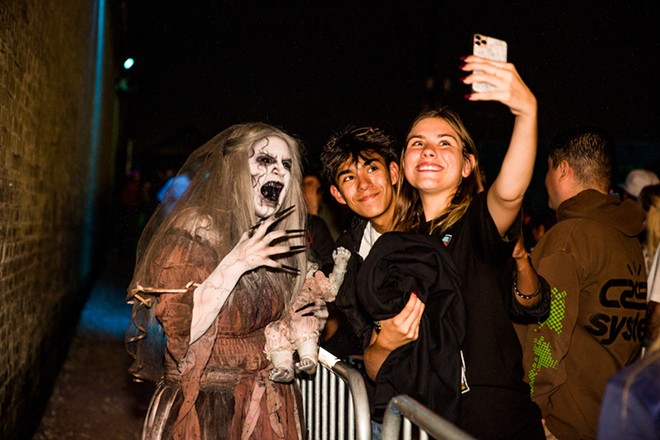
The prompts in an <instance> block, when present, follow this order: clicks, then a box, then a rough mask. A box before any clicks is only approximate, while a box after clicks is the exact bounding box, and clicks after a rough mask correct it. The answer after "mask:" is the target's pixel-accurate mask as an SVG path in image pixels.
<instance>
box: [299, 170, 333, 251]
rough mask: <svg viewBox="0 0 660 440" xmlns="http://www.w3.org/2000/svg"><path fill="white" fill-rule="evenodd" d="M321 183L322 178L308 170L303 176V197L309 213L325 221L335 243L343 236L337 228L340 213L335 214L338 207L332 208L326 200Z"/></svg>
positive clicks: (313, 171)
mask: <svg viewBox="0 0 660 440" xmlns="http://www.w3.org/2000/svg"><path fill="white" fill-rule="evenodd" d="M324 188H325V187H324V185H323V184H322V182H321V176H320V175H319V174H318V173H317V172H316V171H315V170H313V169H311V168H308V169H307V171H306V172H305V174H304V176H303V195H304V196H305V202H306V203H307V207H308V212H309V213H310V214H312V215H316V216H318V217H320V218H321V219H323V221H324V222H325V224H326V226H327V228H328V230H329V232H330V235H331V236H332V241H333V242H334V241H335V240H337V238H339V235H340V234H341V232H340V230H339V227H338V226H337V224H338V223H339V222H338V219H339V217H340V214H341V213H340V212H335V211H336V209H333V208H336V206H333V207H331V206H330V204H328V203H326V200H325V195H326V194H325V189H324Z"/></svg>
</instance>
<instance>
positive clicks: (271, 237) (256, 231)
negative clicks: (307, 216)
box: [226, 205, 307, 274]
mask: <svg viewBox="0 0 660 440" xmlns="http://www.w3.org/2000/svg"><path fill="white" fill-rule="evenodd" d="M294 209H295V205H294V206H290V207H288V208H285V209H283V210H281V211H279V212H276V213H275V214H273V215H271V216H269V217H266V218H265V219H263V220H261V221H260V222H258V223H257V224H255V225H254V226H252V227H251V228H250V229H248V230H247V231H245V233H243V235H242V236H241V239H240V240H239V242H238V243H237V244H236V246H235V247H234V249H232V250H231V252H230V253H229V254H227V258H226V260H227V261H226V263H227V264H239V265H241V266H242V269H243V271H244V272H247V271H250V270H253V269H256V268H258V267H261V266H268V267H272V268H274V269H282V270H285V271H288V272H292V273H294V274H299V273H300V269H298V268H295V267H291V266H287V265H285V264H282V263H280V262H278V261H275V260H274V259H272V257H274V256H276V255H283V254H289V253H294V252H300V251H303V250H304V249H306V248H307V247H306V246H304V245H297V246H288V245H284V244H277V245H272V243H273V242H282V241H286V240H289V239H292V238H297V237H300V236H301V235H302V234H304V232H305V230H304V229H291V230H282V229H279V230H275V231H271V232H268V230H269V229H270V227H271V226H272V225H273V224H275V223H276V222H277V221H279V220H281V219H282V218H284V217H285V216H286V215H287V214H289V213H291V212H292V211H293V210H294Z"/></svg>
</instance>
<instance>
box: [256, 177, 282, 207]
mask: <svg viewBox="0 0 660 440" xmlns="http://www.w3.org/2000/svg"><path fill="white" fill-rule="evenodd" d="M283 188H284V184H283V183H280V182H266V183H264V186H262V187H261V195H262V196H263V197H264V199H266V200H268V201H269V202H273V203H277V202H278V201H279V200H280V193H281V192H282V189H283Z"/></svg>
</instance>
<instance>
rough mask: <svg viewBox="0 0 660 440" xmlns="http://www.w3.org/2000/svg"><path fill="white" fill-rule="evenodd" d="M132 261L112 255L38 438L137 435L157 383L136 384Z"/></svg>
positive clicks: (97, 439) (102, 439)
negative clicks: (130, 342) (130, 339)
mask: <svg viewBox="0 0 660 440" xmlns="http://www.w3.org/2000/svg"><path fill="white" fill-rule="evenodd" d="M132 269H133V268H132V262H130V261H129V260H127V259H121V258H119V257H117V256H116V255H110V256H108V258H107V260H106V262H105V264H104V267H103V268H102V271H101V273H100V276H99V278H98V279H97V281H96V282H95V284H94V287H93V289H92V291H91V293H90V296H89V299H88V300H87V303H86V305H85V307H84V309H83V311H82V314H81V316H80V322H79V324H78V327H77V330H76V334H75V337H74V339H73V340H72V342H71V347H70V349H69V353H68V356H67V358H66V361H65V362H64V364H63V366H62V369H61V371H60V373H59V376H58V378H57V382H56V383H55V388H54V390H53V393H52V396H51V397H50V400H49V403H48V407H47V409H46V412H45V414H44V416H43V418H42V420H41V423H40V425H39V427H38V428H37V431H36V433H35V435H34V437H33V439H35V440H55V439H57V440H73V439H75V440H84V439H94V440H133V439H139V438H140V433H141V430H142V422H143V420H144V417H145V415H146V412H147V407H148V405H149V400H150V398H151V394H152V392H153V390H154V386H153V385H152V384H149V383H135V382H133V381H132V379H131V376H130V375H129V374H128V371H127V370H128V367H129V364H130V357H129V356H128V354H127V353H126V350H125V349H124V331H125V329H126V326H127V324H128V321H129V318H130V313H131V309H130V306H128V305H126V304H125V302H124V296H125V292H126V287H127V286H128V283H129V281H130V277H131V272H132Z"/></svg>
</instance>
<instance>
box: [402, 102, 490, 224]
mask: <svg viewBox="0 0 660 440" xmlns="http://www.w3.org/2000/svg"><path fill="white" fill-rule="evenodd" d="M429 118H438V119H442V120H444V121H445V122H447V123H448V124H449V125H450V126H451V128H452V129H454V131H455V132H456V134H457V135H458V138H459V141H460V144H461V145H460V146H461V148H462V155H463V160H470V155H472V156H473V157H474V164H473V167H472V172H471V173H470V175H469V176H467V177H465V178H463V179H461V182H460V183H459V185H458V187H457V188H456V192H455V193H454V196H453V197H452V200H451V203H450V205H449V207H448V209H447V215H443V216H441V217H440V218H435V219H425V218H424V210H423V206H422V201H421V199H420V197H419V192H418V191H417V190H416V189H415V188H413V186H412V185H411V184H410V183H409V182H408V181H407V180H406V178H405V175H404V173H403V172H400V173H399V180H398V182H397V200H396V206H395V210H394V218H393V228H394V230H396V231H416V230H418V229H419V227H420V226H421V225H422V224H423V223H424V222H425V221H429V220H431V232H433V231H434V230H436V229H439V230H440V232H444V231H446V230H447V229H449V228H450V227H451V226H452V225H454V224H455V223H456V222H457V221H458V220H459V219H460V218H461V217H462V216H463V214H465V211H466V210H467V208H468V206H469V205H470V202H471V201H472V198H473V197H474V195H475V194H477V192H478V190H479V186H480V183H481V173H480V171H479V159H478V155H477V148H476V146H475V144H474V141H473V140H472V137H471V136H470V133H468V131H467V128H465V125H464V124H463V121H462V120H461V118H460V117H459V116H458V113H456V112H455V111H453V110H452V109H450V108H448V107H442V108H439V109H432V110H426V111H424V112H422V113H420V114H419V115H418V116H417V117H416V118H415V120H413V122H412V124H411V125H410V129H409V130H408V133H410V131H412V129H413V127H414V126H415V125H416V124H417V123H419V122H420V121H422V120H424V119H429ZM407 148H408V145H407V142H406V145H404V147H403V151H402V152H401V157H400V160H399V163H400V168H401V169H403V158H404V156H405V154H406V150H407Z"/></svg>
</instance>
